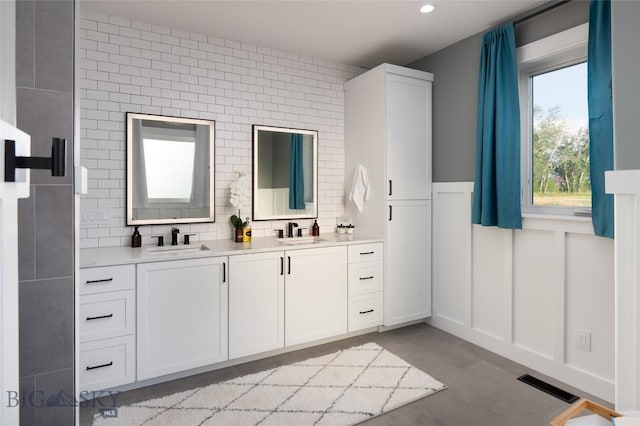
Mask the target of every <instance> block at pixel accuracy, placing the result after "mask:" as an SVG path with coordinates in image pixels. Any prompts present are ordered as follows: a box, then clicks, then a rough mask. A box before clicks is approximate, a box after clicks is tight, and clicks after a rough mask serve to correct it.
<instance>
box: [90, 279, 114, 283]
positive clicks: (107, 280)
mask: <svg viewBox="0 0 640 426" xmlns="http://www.w3.org/2000/svg"><path fill="white" fill-rule="evenodd" d="M111 281H113V278H104V279H101V280H87V284H98V283H108V282H111Z"/></svg>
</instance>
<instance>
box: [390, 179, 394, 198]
mask: <svg viewBox="0 0 640 426" xmlns="http://www.w3.org/2000/svg"><path fill="white" fill-rule="evenodd" d="M391 194H393V181H392V180H391V179H389V195H391Z"/></svg>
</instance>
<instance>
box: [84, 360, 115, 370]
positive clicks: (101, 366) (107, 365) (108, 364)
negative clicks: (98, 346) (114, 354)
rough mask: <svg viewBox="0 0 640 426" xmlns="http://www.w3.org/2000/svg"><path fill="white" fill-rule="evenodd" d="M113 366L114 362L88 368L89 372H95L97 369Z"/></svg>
mask: <svg viewBox="0 0 640 426" xmlns="http://www.w3.org/2000/svg"><path fill="white" fill-rule="evenodd" d="M112 365H113V361H111V362H108V363H106V364H100V365H94V366H88V367H87V371H89V370H95V369H96V368H104V367H111V366H112Z"/></svg>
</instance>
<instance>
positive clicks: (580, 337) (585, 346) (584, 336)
mask: <svg viewBox="0 0 640 426" xmlns="http://www.w3.org/2000/svg"><path fill="white" fill-rule="evenodd" d="M576 347H577V348H578V349H582V350H583V351H585V352H591V332H590V331H589V330H583V329H580V328H579V329H578V330H577V334H576Z"/></svg>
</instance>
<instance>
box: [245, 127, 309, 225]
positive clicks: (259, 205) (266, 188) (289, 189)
mask: <svg viewBox="0 0 640 426" xmlns="http://www.w3.org/2000/svg"><path fill="white" fill-rule="evenodd" d="M317 144H318V132H317V131H315V130H300V129H288V128H281V127H270V126H253V219H254V220H271V219H294V218H300V219H302V218H315V217H317V216H318V202H317V200H318V188H317V185H318V182H317Z"/></svg>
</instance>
